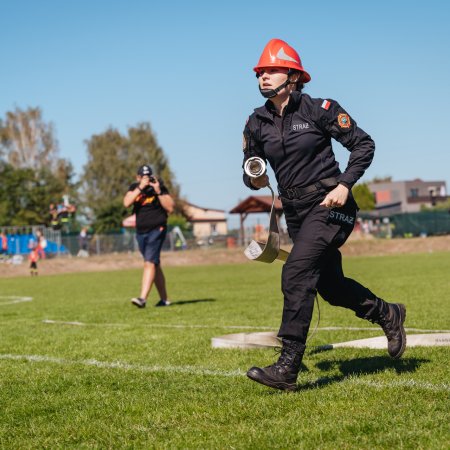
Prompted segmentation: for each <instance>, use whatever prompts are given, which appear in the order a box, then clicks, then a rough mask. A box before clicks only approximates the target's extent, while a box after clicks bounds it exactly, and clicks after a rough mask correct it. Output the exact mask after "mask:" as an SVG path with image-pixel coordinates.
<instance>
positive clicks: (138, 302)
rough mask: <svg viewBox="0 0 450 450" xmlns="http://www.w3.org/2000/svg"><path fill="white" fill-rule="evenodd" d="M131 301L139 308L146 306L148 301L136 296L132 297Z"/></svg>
mask: <svg viewBox="0 0 450 450" xmlns="http://www.w3.org/2000/svg"><path fill="white" fill-rule="evenodd" d="M131 303H132V304H133V305H134V306H137V307H138V308H145V305H146V303H147V302H146V301H145V300H142V298H139V297H135V298H132V299H131Z"/></svg>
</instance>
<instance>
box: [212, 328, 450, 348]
mask: <svg viewBox="0 0 450 450" xmlns="http://www.w3.org/2000/svg"><path fill="white" fill-rule="evenodd" d="M406 339H407V345H406V346H407V347H445V346H450V333H428V334H409V335H407V336H406ZM211 345H212V347H214V348H265V347H279V346H280V345H281V340H280V338H278V337H277V334H276V332H273V331H268V332H264V333H235V334H226V335H224V336H219V337H215V338H212V339H211ZM340 347H351V348H375V349H378V348H382V349H384V348H387V339H386V337H385V336H379V337H373V338H367V339H358V340H355V341H347V342H338V343H336V344H327V345H322V346H320V347H319V349H323V350H331V349H333V348H340Z"/></svg>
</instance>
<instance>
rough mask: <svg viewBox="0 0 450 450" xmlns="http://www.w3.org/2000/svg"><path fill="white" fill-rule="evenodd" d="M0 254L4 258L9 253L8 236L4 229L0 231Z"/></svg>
mask: <svg viewBox="0 0 450 450" xmlns="http://www.w3.org/2000/svg"><path fill="white" fill-rule="evenodd" d="M0 255H1V256H2V259H3V258H4V257H5V256H6V255H8V237H7V236H6V234H5V232H4V231H2V232H1V233H0Z"/></svg>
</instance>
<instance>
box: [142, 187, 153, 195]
mask: <svg viewBox="0 0 450 450" xmlns="http://www.w3.org/2000/svg"><path fill="white" fill-rule="evenodd" d="M141 192H142V193H143V194H144V195H146V196H147V197H152V196H154V195H155V194H156V192H155V189H154V187H153V186H145V188H144V189H142V191H141Z"/></svg>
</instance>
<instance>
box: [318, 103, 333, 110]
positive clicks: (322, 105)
mask: <svg viewBox="0 0 450 450" xmlns="http://www.w3.org/2000/svg"><path fill="white" fill-rule="evenodd" d="M330 105H331V102H329V101H328V100H324V101H323V102H322V104H321V105H320V106H321V107H322V108H323V109H326V110H327V111H328V109H329V108H330Z"/></svg>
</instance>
